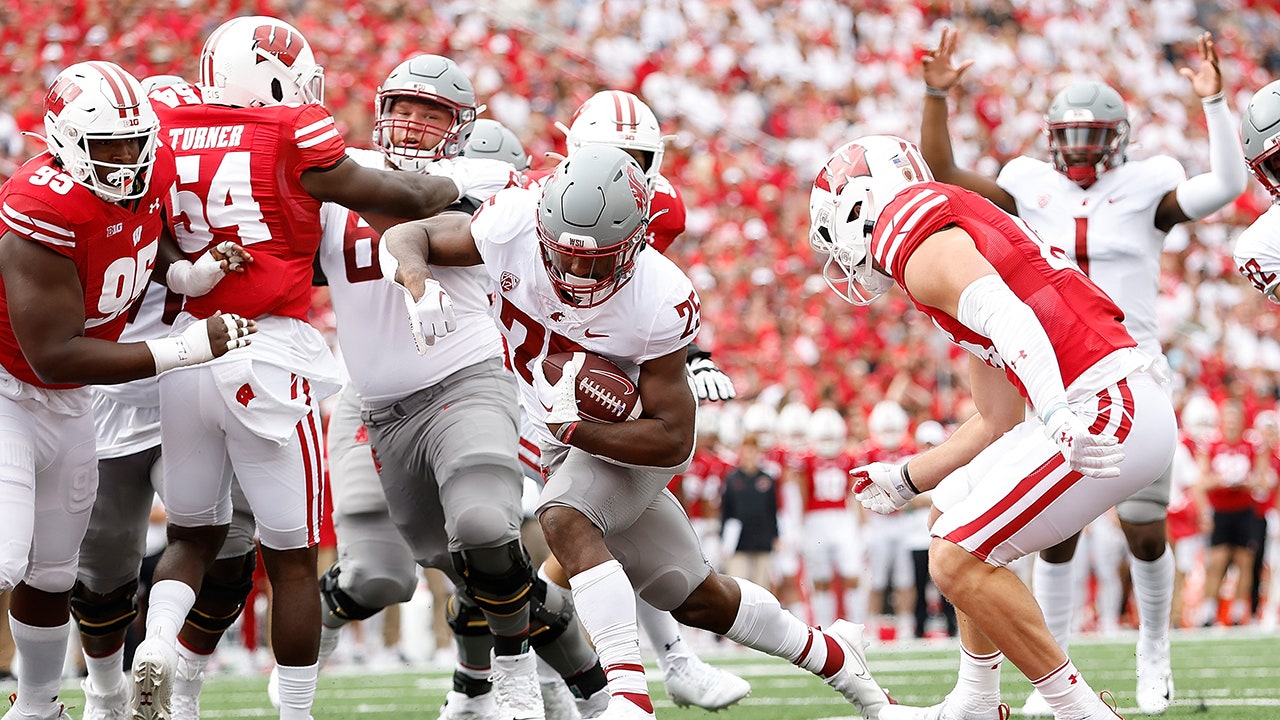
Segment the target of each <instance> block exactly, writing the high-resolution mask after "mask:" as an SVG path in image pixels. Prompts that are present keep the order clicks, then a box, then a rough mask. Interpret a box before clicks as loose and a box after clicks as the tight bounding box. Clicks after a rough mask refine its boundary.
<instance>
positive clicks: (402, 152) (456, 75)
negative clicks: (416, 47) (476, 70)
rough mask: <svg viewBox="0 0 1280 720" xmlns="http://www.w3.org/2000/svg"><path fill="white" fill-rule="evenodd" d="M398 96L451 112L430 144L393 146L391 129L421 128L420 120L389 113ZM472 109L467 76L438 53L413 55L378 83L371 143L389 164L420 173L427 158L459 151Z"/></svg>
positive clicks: (466, 135) (468, 132)
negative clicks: (441, 136)
mask: <svg viewBox="0 0 1280 720" xmlns="http://www.w3.org/2000/svg"><path fill="white" fill-rule="evenodd" d="M400 98H412V99H415V100H419V101H422V102H428V103H434V104H436V105H439V106H441V107H443V108H445V109H447V110H448V111H449V112H451V113H452V114H453V120H452V122H450V124H449V126H448V127H447V128H445V129H444V137H443V138H441V140H440V142H439V143H436V144H435V145H434V146H432V147H417V146H413V147H409V146H400V147H397V146H396V145H395V144H394V143H393V142H392V133H393V131H395V130H401V131H412V132H415V133H423V132H425V131H426V130H427V126H426V125H425V124H424V123H421V122H417V121H415V120H409V119H407V118H397V117H392V114H391V109H392V106H393V105H395V101H396V100H398V99H400ZM476 112H477V108H476V93H475V90H474V89H473V88H472V86H471V79H470V78H468V77H467V75H466V73H464V72H462V68H460V67H458V64H457V63H455V62H454V61H452V60H450V59H449V58H447V57H443V56H441V55H417V56H414V57H411V58H409V59H408V60H405V61H404V62H402V63H400V64H399V65H397V66H396V68H395V69H394V70H392V71H391V74H390V75H388V76H387V79H386V80H384V81H383V82H382V85H381V86H379V87H378V95H377V99H376V100H375V101H374V113H375V115H376V117H377V119H376V120H375V121H374V125H373V144H374V145H375V146H377V147H378V148H379V149H381V150H382V152H383V154H385V155H386V156H387V160H388V161H389V162H390V163H391V164H392V165H395V166H396V167H398V168H400V169H401V170H408V171H410V172H422V171H423V170H425V169H426V167H427V165H429V164H430V163H431V162H432V161H433V160H439V159H440V158H454V157H457V156H458V155H460V154H461V153H462V146H463V145H465V144H466V142H467V138H469V137H471V130H472V128H473V127H475V121H476Z"/></svg>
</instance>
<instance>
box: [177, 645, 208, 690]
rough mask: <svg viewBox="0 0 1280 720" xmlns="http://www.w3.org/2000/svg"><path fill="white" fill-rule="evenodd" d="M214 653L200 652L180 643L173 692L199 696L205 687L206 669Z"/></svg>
mask: <svg viewBox="0 0 1280 720" xmlns="http://www.w3.org/2000/svg"><path fill="white" fill-rule="evenodd" d="M210 657H212V655H205V654H203V653H198V652H196V651H195V650H192V649H191V648H189V647H187V646H186V645H184V644H183V643H181V642H179V643H178V669H177V672H175V673H174V680H173V693H174V694H175V695H186V696H187V697H199V696H200V689H201V688H203V687H204V669H205V667H206V666H208V664H209V658H210Z"/></svg>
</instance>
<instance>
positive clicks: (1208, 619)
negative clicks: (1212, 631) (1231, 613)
mask: <svg viewBox="0 0 1280 720" xmlns="http://www.w3.org/2000/svg"><path fill="white" fill-rule="evenodd" d="M1197 624H1198V625H1206V626H1207V625H1217V624H1218V598H1216V597H1211V598H1208V597H1207V598H1205V599H1204V600H1201V601H1200V622H1199V623H1197Z"/></svg>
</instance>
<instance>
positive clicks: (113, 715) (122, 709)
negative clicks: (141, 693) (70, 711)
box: [80, 673, 129, 720]
mask: <svg viewBox="0 0 1280 720" xmlns="http://www.w3.org/2000/svg"><path fill="white" fill-rule="evenodd" d="M80 689H81V690H83V691H84V714H83V715H81V718H82V719H83V720H129V685H128V683H127V682H126V681H125V679H124V673H121V674H120V687H119V688H117V689H116V690H115V691H114V692H109V693H100V692H98V691H97V689H95V688H94V687H93V684H92V683H90V682H89V678H85V679H84V680H81V681H80Z"/></svg>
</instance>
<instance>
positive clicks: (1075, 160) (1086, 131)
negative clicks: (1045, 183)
mask: <svg viewBox="0 0 1280 720" xmlns="http://www.w3.org/2000/svg"><path fill="white" fill-rule="evenodd" d="M1045 132H1046V133H1047V134H1048V137H1049V158H1050V161H1051V162H1052V163H1053V167H1054V169H1055V170H1057V171H1058V172H1060V173H1062V174H1063V175H1065V176H1067V177H1068V178H1069V179H1070V180H1071V181H1072V182H1074V183H1076V184H1077V185H1079V186H1080V187H1083V188H1087V187H1089V186H1091V185H1093V184H1094V183H1095V182H1097V181H1098V177H1099V176H1100V175H1101V174H1102V173H1104V172H1106V171H1108V170H1111V169H1114V168H1117V167H1119V166H1120V165H1122V164H1124V161H1125V150H1126V149H1127V148H1128V145H1129V120H1128V111H1127V110H1126V109H1125V105H1124V100H1123V99H1121V97H1120V94H1119V93H1117V92H1116V91H1115V90H1114V89H1113V88H1111V87H1109V86H1107V85H1105V84H1103V83H1100V82H1082V83H1074V84H1072V85H1069V86H1067V88H1066V89H1064V90H1063V91H1062V92H1060V93H1058V94H1057V95H1056V96H1055V97H1054V98H1053V102H1052V103H1050V104H1049V111H1048V113H1047V114H1046V115H1045Z"/></svg>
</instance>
